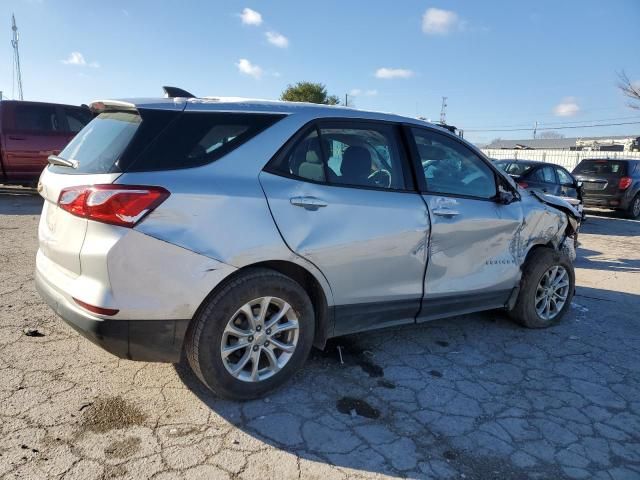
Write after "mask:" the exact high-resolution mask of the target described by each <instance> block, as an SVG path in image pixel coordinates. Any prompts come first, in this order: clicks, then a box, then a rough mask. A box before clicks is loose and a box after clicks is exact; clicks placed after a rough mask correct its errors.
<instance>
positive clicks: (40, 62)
mask: <svg viewBox="0 0 640 480" xmlns="http://www.w3.org/2000/svg"><path fill="white" fill-rule="evenodd" d="M3 4H4V5H5V7H6V6H8V7H10V8H3V9H2V14H3V18H4V20H2V21H1V22H0V25H4V27H1V28H2V29H3V30H4V33H2V34H1V35H0V38H5V41H2V42H1V43H0V90H2V91H4V95H5V98H6V97H11V92H12V75H11V72H12V69H11V59H12V52H11V45H10V34H11V31H10V21H11V19H10V13H11V10H13V11H14V12H15V14H16V19H17V22H18V27H19V29H20V54H21V61H22V73H23V84H24V92H25V99H26V100H47V101H56V102H66V103H86V102H89V101H91V100H94V99H97V98H118V97H132V96H155V95H160V94H161V90H160V87H161V85H166V84H168V85H176V86H180V87H182V88H185V89H187V90H189V91H192V92H193V93H195V94H197V95H225V96H248V97H259V98H277V97H278V96H279V94H280V92H281V91H282V89H283V88H284V87H285V86H286V85H287V84H288V83H294V82H296V81H298V80H311V81H319V82H322V83H325V84H326V85H327V87H328V90H329V92H330V93H333V94H336V95H339V96H340V97H341V98H344V94H345V93H348V92H351V93H353V94H354V95H353V96H352V98H353V100H354V102H355V105H356V106H357V107H358V108H364V109H374V110H382V111H390V112H395V113H400V114H404V115H409V116H424V117H427V118H432V119H434V120H435V119H437V118H438V117H439V112H440V104H441V97H442V96H447V97H448V109H447V120H448V121H449V122H450V123H453V124H455V125H458V126H460V127H462V128H464V129H465V131H466V132H467V133H466V135H465V136H466V137H467V138H469V139H471V140H473V141H476V142H484V141H489V140H491V139H492V138H495V137H502V138H531V134H532V133H531V131H522V132H474V131H472V130H477V129H490V128H493V127H495V128H504V127H507V128H529V126H531V125H532V124H533V123H534V122H535V121H538V122H540V123H541V124H542V125H549V126H559V125H560V124H562V125H564V126H567V125H584V124H585V123H589V122H590V121H592V122H593V123H621V122H632V121H636V122H640V111H639V110H632V109H630V108H628V106H627V105H626V103H627V101H626V99H625V98H624V97H623V96H622V95H621V94H620V93H619V91H618V89H617V88H616V81H617V77H616V72H617V71H620V70H622V69H625V70H626V72H627V74H628V75H629V77H630V78H631V79H632V80H633V81H640V61H639V57H638V45H640V1H638V0H610V1H607V2H603V1H598V0H579V1H578V0H575V1H558V0H554V1H546V0H538V1H536V2H514V1H506V0H505V1H494V2H488V1H487V2H484V1H483V2H480V1H469V0H467V1H463V0H459V1H448V2H446V1H440V2H431V1H416V0H401V1H393V2H390V1H387V2H371V1H344V0H343V1H339V0H325V1H323V2H313V3H311V2H301V1H272V2H269V1H267V0H252V1H247V2H243V1H240V0H229V1H215V2H214V1H200V2H199V1H188V0H187V1H183V2H180V4H179V6H176V7H173V8H171V7H169V6H164V5H165V2H159V1H147V0H129V1H114V0H111V1H109V2H89V1H87V2H77V1H71V0H58V1H53V0H41V1H37V0H11V1H9V0H4V2H3ZM81 5H89V6H82V7H81ZM245 9H249V10H245ZM243 12H244V13H243ZM74 52H75V53H74ZM566 122H573V123H566ZM580 122H584V123H580ZM560 132H562V133H563V134H565V135H566V136H574V135H613V134H630V133H636V134H640V123H639V124H635V125H620V126H611V127H601V128H588V129H585V128H580V129H573V130H560Z"/></svg>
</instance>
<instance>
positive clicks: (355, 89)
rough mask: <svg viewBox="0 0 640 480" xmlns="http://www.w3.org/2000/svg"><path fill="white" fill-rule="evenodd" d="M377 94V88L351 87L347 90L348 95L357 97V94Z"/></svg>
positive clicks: (369, 95)
mask: <svg viewBox="0 0 640 480" xmlns="http://www.w3.org/2000/svg"><path fill="white" fill-rule="evenodd" d="M377 94H378V90H375V89H371V90H362V89H361V88H353V89H351V91H350V92H349V95H352V96H354V97H359V96H364V97H373V96H375V95H377Z"/></svg>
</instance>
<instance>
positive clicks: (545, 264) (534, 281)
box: [509, 247, 575, 328]
mask: <svg viewBox="0 0 640 480" xmlns="http://www.w3.org/2000/svg"><path fill="white" fill-rule="evenodd" d="M574 290H575V273H574V270H573V264H572V263H571V261H570V260H569V258H567V256H566V255H562V254H561V253H560V252H557V251H556V250H553V249H551V248H546V247H545V248H539V249H537V250H535V251H534V252H533V253H532V254H531V255H530V256H529V258H528V259H527V262H526V264H525V265H524V268H523V271H522V280H521V282H520V292H519V294H518V298H517V300H516V304H515V305H514V307H513V308H512V309H511V310H510V311H509V315H510V316H511V318H513V319H514V320H516V321H517V322H518V323H520V324H522V325H524V326H525V327H528V328H545V327H549V326H551V325H553V324H554V323H556V322H558V321H559V320H560V319H561V318H562V317H563V315H564V314H565V313H566V311H567V309H568V308H569V305H571V300H572V298H573V293H574Z"/></svg>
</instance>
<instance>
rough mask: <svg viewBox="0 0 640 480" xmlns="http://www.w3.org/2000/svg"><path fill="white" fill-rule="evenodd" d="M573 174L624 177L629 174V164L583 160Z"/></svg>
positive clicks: (613, 161) (614, 161)
mask: <svg viewBox="0 0 640 480" xmlns="http://www.w3.org/2000/svg"><path fill="white" fill-rule="evenodd" d="M573 173H577V174H591V175H613V176H616V177H624V176H625V175H626V174H627V162H621V161H616V160H583V161H582V162H580V165H578V166H577V167H576V169H575V170H574V171H573Z"/></svg>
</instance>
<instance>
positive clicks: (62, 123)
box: [0, 100, 93, 186]
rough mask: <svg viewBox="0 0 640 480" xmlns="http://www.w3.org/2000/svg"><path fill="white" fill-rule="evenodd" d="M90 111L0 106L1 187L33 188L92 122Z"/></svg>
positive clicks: (28, 104) (58, 106)
mask: <svg viewBox="0 0 640 480" xmlns="http://www.w3.org/2000/svg"><path fill="white" fill-rule="evenodd" d="M92 118H93V117H92V114H91V111H90V110H89V108H87V107H86V106H85V107H80V106H75V105H61V104H57V103H43V102H23V101H14V100H3V101H1V102H0V183H5V184H14V185H24V186H35V184H36V183H38V177H40V173H42V169H43V168H44V167H45V166H46V165H47V157H48V156H49V155H57V154H58V153H60V151H61V150H62V149H63V148H64V147H65V145H66V144H67V143H69V141H70V140H71V139H72V138H73V137H74V136H75V135H76V133H78V132H79V131H80V130H82V129H83V128H84V126H85V125H86V124H87V123H89V122H90V121H91V119H92Z"/></svg>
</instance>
